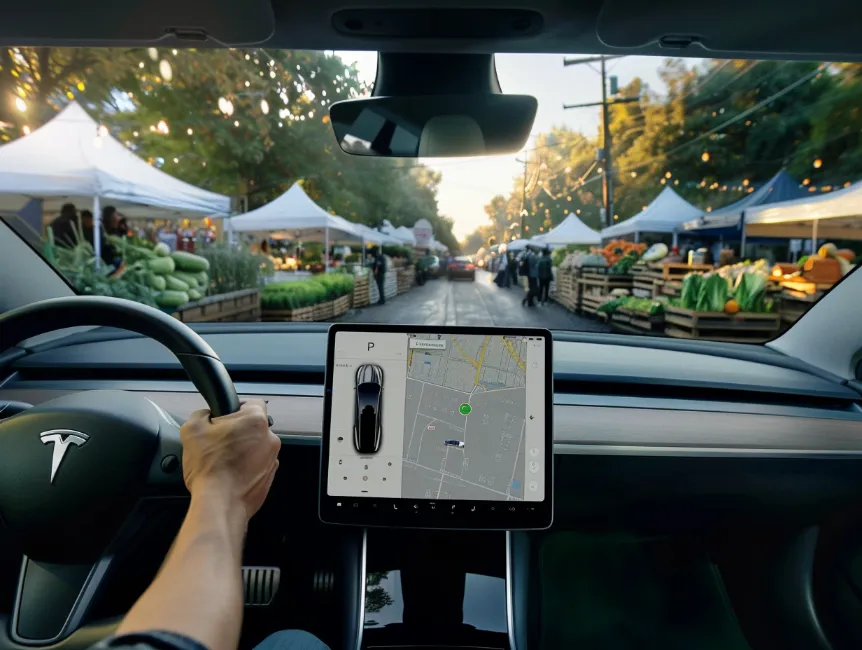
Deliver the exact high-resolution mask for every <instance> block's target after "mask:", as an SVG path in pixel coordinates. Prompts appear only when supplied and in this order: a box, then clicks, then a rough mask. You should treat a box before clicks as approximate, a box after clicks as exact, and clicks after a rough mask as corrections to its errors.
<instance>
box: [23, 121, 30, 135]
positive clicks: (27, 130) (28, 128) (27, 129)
mask: <svg viewBox="0 0 862 650" xmlns="http://www.w3.org/2000/svg"><path fill="white" fill-rule="evenodd" d="M21 131H22V132H23V133H24V135H30V127H29V126H27V125H26V124H25V125H24V126H23V128H22V129H21Z"/></svg>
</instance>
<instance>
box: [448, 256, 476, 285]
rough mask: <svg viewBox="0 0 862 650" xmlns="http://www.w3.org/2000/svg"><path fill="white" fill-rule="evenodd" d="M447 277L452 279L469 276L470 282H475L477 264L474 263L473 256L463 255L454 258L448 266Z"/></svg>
mask: <svg viewBox="0 0 862 650" xmlns="http://www.w3.org/2000/svg"><path fill="white" fill-rule="evenodd" d="M446 277H447V278H449V279H450V280H454V279H455V278H467V279H468V280H470V282H475V281H476V265H475V264H473V258H472V257H468V256H466V255H463V256H461V257H456V258H455V259H453V260H452V261H451V262H449V264H448V266H447V267H446Z"/></svg>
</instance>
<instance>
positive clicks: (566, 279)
mask: <svg viewBox="0 0 862 650" xmlns="http://www.w3.org/2000/svg"><path fill="white" fill-rule="evenodd" d="M556 284H557V291H556V293H555V294H553V296H552V297H553V298H554V300H556V301H557V302H558V303H560V304H561V305H562V306H563V307H565V308H566V309H574V307H575V305H576V303H577V283H576V280H575V275H574V273H572V272H571V271H569V270H566V269H562V270H560V269H557V280H556Z"/></svg>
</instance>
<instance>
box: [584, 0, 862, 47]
mask: <svg viewBox="0 0 862 650" xmlns="http://www.w3.org/2000/svg"><path fill="white" fill-rule="evenodd" d="M860 20H862V4H859V3H857V4H855V5H854V4H852V3H849V4H848V3H847V2H846V1H844V0H822V1H821V2H817V3H812V4H806V5H799V4H796V5H788V6H787V7H786V8H784V9H778V8H777V5H776V4H775V3H768V4H764V3H758V2H751V0H722V1H720V2H715V3H711V4H710V5H709V6H708V7H707V6H706V5H704V4H702V3H697V2H691V1H690V0H666V1H664V2H661V3H655V2H643V0H607V1H606V2H605V3H604V5H603V7H602V10H601V13H600V14H599V19H598V21H597V26H596V32H597V35H598V37H599V40H601V42H602V43H604V44H605V45H607V46H609V47H619V48H635V47H644V46H649V45H656V44H658V45H660V46H662V47H664V48H666V49H669V50H673V49H676V50H680V49H688V50H689V51H688V52H686V54H687V55H688V56H692V55H694V54H695V53H696V51H697V50H698V49H699V47H702V48H703V49H705V50H708V51H709V52H711V53H716V54H717V53H721V52H728V53H731V52H732V53H734V56H736V57H739V56H740V53H743V52H745V53H751V54H785V55H796V56H797V57H798V56H799V55H803V54H810V55H818V56H826V57H838V56H841V55H849V54H851V53H853V52H855V51H858V47H859V23H860ZM691 50H694V51H691Z"/></svg>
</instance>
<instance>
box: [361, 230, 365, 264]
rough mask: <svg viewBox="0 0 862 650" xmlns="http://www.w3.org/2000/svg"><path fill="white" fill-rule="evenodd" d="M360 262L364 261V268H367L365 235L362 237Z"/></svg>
mask: <svg viewBox="0 0 862 650" xmlns="http://www.w3.org/2000/svg"><path fill="white" fill-rule="evenodd" d="M360 260H361V261H362V268H365V235H362V257H361V258H360Z"/></svg>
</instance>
